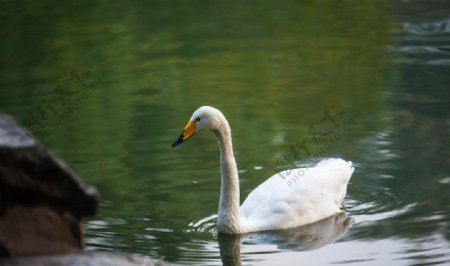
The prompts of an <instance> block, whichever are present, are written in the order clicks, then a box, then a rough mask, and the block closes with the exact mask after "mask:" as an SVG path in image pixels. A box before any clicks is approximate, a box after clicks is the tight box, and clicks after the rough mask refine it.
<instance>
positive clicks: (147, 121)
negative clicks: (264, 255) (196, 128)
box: [0, 1, 450, 262]
mask: <svg viewBox="0 0 450 266" xmlns="http://www.w3.org/2000/svg"><path fill="white" fill-rule="evenodd" d="M1 5H2V6H3V8H2V9H1V10H2V11H1V12H0V21H1V22H2V27H1V29H0V37H1V38H2V40H3V41H2V43H1V47H2V49H0V62H1V64H0V74H1V77H2V79H1V80H0V88H1V98H0V106H1V108H2V110H3V111H6V112H9V113H11V114H13V115H15V116H16V117H17V118H19V120H21V121H23V120H24V119H26V118H27V117H29V116H30V115H34V116H37V117H38V118H37V119H38V120H39V123H40V124H42V125H43V126H38V127H37V130H35V131H34V132H33V133H34V134H35V135H36V136H41V135H40V134H42V132H47V133H48V137H45V138H40V139H41V141H42V142H44V144H45V145H46V146H47V147H49V148H50V149H51V150H52V151H54V152H55V153H56V154H57V155H58V156H60V157H61V158H63V159H64V160H66V161H67V162H68V163H69V164H70V166H71V167H72V168H73V169H74V170H76V172H78V173H79V174H80V175H81V176H82V177H83V178H84V179H85V180H86V181H88V182H89V183H92V184H93V185H96V186H97V187H98V189H99V191H100V193H101V196H102V206H101V210H100V214H99V216H98V218H93V219H92V220H91V224H90V223H88V226H87V243H88V247H90V248H96V249H112V250H120V251H130V252H137V253H141V254H144V255H145V254H158V255H160V256H164V257H165V258H166V259H167V260H169V261H177V262H182V261H189V259H192V260H193V261H196V260H197V261H202V258H203V257H202V255H201V254H200V255H194V254H193V253H194V252H192V250H197V251H199V250H202V249H203V248H204V243H210V242H212V243H214V242H216V241H217V240H216V239H217V237H216V236H215V235H214V230H212V233H211V234H208V233H202V232H195V231H196V229H193V228H191V227H189V226H188V224H189V223H191V222H195V221H198V220H200V219H202V218H204V217H207V216H209V215H211V214H213V213H215V212H216V208H217V202H218V191H219V172H218V166H219V165H218V148H217V144H216V141H215V140H214V138H213V136H207V135H205V136H197V137H196V138H194V139H192V140H190V141H189V142H188V143H186V144H184V145H183V146H181V147H179V148H177V149H171V148H170V144H171V142H172V141H173V140H174V139H175V138H176V137H177V136H178V134H179V132H180V131H181V129H182V127H183V126H184V124H185V122H186V121H187V119H188V118H189V116H190V115H191V112H192V111H193V110H195V109H196V108H197V107H198V106H201V105H212V106H216V107H218V108H220V109H222V111H223V112H224V113H225V115H226V116H227V118H228V120H229V121H230V124H231V127H232V129H233V137H234V140H233V142H234V145H235V151H236V158H237V160H238V167H239V168H240V169H241V170H243V172H241V173H240V178H241V190H242V196H241V198H245V196H246V195H247V194H248V193H249V191H251V189H253V188H254V187H255V186H256V185H257V184H259V183H261V182H262V181H263V180H264V179H265V178H266V177H269V176H270V175H272V174H273V168H274V167H275V166H276V160H277V158H279V155H280V154H289V152H290V151H291V148H292V145H295V143H296V142H297V141H302V140H304V139H306V138H307V136H308V134H309V131H308V130H310V128H311V126H313V125H315V124H317V122H318V121H319V120H320V119H321V118H322V115H323V113H324V112H325V111H326V110H331V111H344V112H345V114H346V115H348V117H351V118H354V121H355V123H354V126H352V127H351V129H350V130H348V131H346V132H345V134H343V136H342V139H340V140H339V141H337V142H336V143H335V144H333V145H332V147H331V148H330V149H328V150H327V151H326V152H325V153H324V154H323V156H333V155H339V156H343V157H345V158H348V159H350V160H353V161H355V162H356V163H357V166H359V167H358V168H357V171H356V173H355V177H354V178H353V180H352V184H351V186H350V187H349V199H350V201H351V203H350V205H351V206H350V207H351V208H350V214H352V209H353V208H355V209H354V210H353V214H354V215H355V216H356V217H358V215H370V214H372V213H375V214H377V213H381V214H383V213H384V212H389V211H395V210H397V209H402V208H405V206H410V205H411V206H412V207H411V210H410V211H406V212H405V213H404V214H401V215H396V216H394V217H393V218H390V219H383V220H382V221H379V222H378V223H371V224H369V225H367V226H365V223H364V221H365V220H364V219H365V218H361V219H360V220H358V219H357V222H359V221H361V225H360V227H356V228H354V229H353V230H352V229H351V230H350V235H349V236H348V240H349V241H350V240H352V239H353V238H355V239H378V238H383V237H392V236H393V235H397V236H398V237H404V238H414V237H418V236H424V235H427V234H431V233H433V232H436V231H439V230H442V229H441V227H442V223H443V220H445V219H446V218H447V217H448V216H449V210H448V196H447V195H448V185H443V184H442V183H440V181H442V180H444V179H445V178H446V177H447V176H448V170H449V169H448V166H447V165H448V158H450V156H448V155H449V154H448V148H443V147H448V146H449V145H448V137H447V136H448V123H447V122H446V121H447V120H446V119H448V90H444V89H443V87H444V85H445V84H448V81H449V80H448V78H445V77H448V76H450V75H447V76H445V75H441V74H439V73H441V69H438V70H434V69H433V68H432V67H426V66H424V67H423V68H417V67H415V66H411V69H408V68H407V67H405V68H397V67H396V65H395V64H393V62H394V61H395V60H398V59H399V58H401V56H402V55H401V54H400V53H398V52H386V47H387V46H389V45H395V43H394V40H393V39H394V38H395V37H396V36H393V35H392V27H393V26H392V25H393V23H394V21H393V17H392V15H391V7H392V5H391V3H390V2H389V1H358V2H355V1H339V2H335V1H301V2H296V1H289V2H285V3H283V4H279V3H274V2H273V1H258V2H238V3H233V4H229V3H226V2H206V1H183V2H178V3H177V4H176V5H175V4H173V3H170V2H166V1H158V2H156V1H152V2H151V3H110V2H107V1H97V2H96V3H95V4H93V3H91V2H88V1H85V2H78V3H77V4H70V3H52V4H50V2H48V3H47V2H46V1H40V2H28V3H27V4H26V5H24V4H23V3H15V2H2V3H1ZM444 69H445V70H448V67H447V68H445V67H444ZM72 71H75V73H76V74H79V75H80V76H81V77H82V78H83V79H82V82H85V83H87V82H94V81H97V80H101V82H100V83H95V84H96V86H95V88H93V89H92V88H86V86H84V85H83V84H82V82H80V81H79V80H78V79H77V78H74V76H73V75H72V76H71V75H70V74H71V72H72ZM427 71H436V72H433V73H435V74H434V75H433V76H431V77H429V78H423V75H421V74H422V73H426V72H427ZM85 73H89V76H86V75H84V76H83V74H85ZM436 73H437V74H436ZM414 77H415V78H414ZM430 83H433V84H434V86H432V87H430V86H427V85H428V84H430ZM417 84H423V86H419V85H417ZM58 86H59V87H60V88H62V89H68V90H69V91H70V92H73V93H74V94H73V95H68V96H66V98H65V100H66V103H65V104H63V103H62V102H61V100H58V99H57V100H55V101H53V102H52V103H48V101H49V100H50V99H54V98H55V95H56V92H55V89H57V88H58ZM425 87H426V89H425ZM411 88H412V89H411ZM87 90H90V91H89V94H88V96H87V97H86V98H85V99H83V101H81V102H79V104H78V105H77V107H76V108H74V110H73V111H71V112H70V114H69V113H68V111H67V110H68V108H70V106H72V104H74V103H75V102H76V101H77V99H78V98H77V97H78V96H79V95H82V94H83V93H84V92H86V91H87ZM411 95H412V96H411ZM411 99H413V100H411ZM424 99H432V100H435V101H431V102H432V104H426V103H425V102H426V101H425V100H424ZM442 99H447V100H442ZM436 101H438V103H437V104H436ZM39 108H41V109H42V108H43V109H46V112H47V113H46V114H45V115H44V114H43V113H42V110H39ZM55 110H56V111H55ZM64 114H65V118H64V119H61V116H62V115H64ZM44 116H45V117H44ZM57 121H60V122H59V123H58V122H57ZM324 141H326V137H324V138H322V139H319V143H323V142H324ZM308 145H309V146H308V148H309V149H311V150H312V152H311V154H317V152H319V151H320V149H321V148H320V145H316V144H314V143H312V142H309V144H308ZM380 151H381V152H380ZM391 153H393V154H394V155H393V156H391ZM311 154H310V156H307V155H305V154H303V155H302V157H301V158H300V159H299V160H298V161H301V160H306V159H311ZM424 162H427V164H424ZM257 166H262V169H261V168H260V167H257ZM419 166H420V167H419ZM385 177H391V178H385ZM418 184H420V185H418ZM435 195H437V196H435ZM364 204H367V206H368V207H367V208H362V209H360V210H358V209H356V207H357V206H366V205H364ZM427 216H436V217H437V218H436V219H435V220H433V221H434V222H433V221H432V222H424V219H423V218H424V217H427ZM439 217H441V218H439ZM442 217H443V218H442ZM408 225H409V226H408ZM444 226H447V230H446V231H447V233H446V234H445V235H446V236H445V237H446V239H447V241H448V239H449V235H448V223H446V224H445V225H444ZM358 228H362V229H358ZM192 231H194V232H192ZM186 250H187V251H186ZM151 252H153V253H151ZM155 252H156V253H155ZM215 255H216V256H218V254H215ZM205 256H206V255H205Z"/></svg>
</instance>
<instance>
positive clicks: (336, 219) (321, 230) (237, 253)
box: [218, 212, 352, 265]
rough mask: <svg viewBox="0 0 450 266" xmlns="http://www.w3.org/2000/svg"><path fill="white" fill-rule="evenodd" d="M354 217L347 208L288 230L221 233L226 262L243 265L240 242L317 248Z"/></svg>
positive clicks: (342, 231) (336, 235)
mask: <svg viewBox="0 0 450 266" xmlns="http://www.w3.org/2000/svg"><path fill="white" fill-rule="evenodd" d="M351 224H352V219H351V218H350V217H349V216H348V214H347V213H346V212H341V213H338V214H336V215H334V216H331V217H328V218H326V219H324V220H321V221H318V222H316V223H313V224H309V225H305V226H300V227H296V228H292V229H287V230H277V231H265V232H258V233H250V234H246V235H224V234H219V236H218V241H219V248H220V256H221V259H222V263H223V265H241V243H242V242H243V241H244V244H245V243H248V244H270V245H276V247H277V249H278V250H288V251H305V250H314V249H318V248H320V247H323V246H325V245H327V244H330V243H333V242H335V241H336V240H338V239H339V238H341V237H342V236H344V235H345V234H346V233H347V231H348V228H349V227H350V225H351Z"/></svg>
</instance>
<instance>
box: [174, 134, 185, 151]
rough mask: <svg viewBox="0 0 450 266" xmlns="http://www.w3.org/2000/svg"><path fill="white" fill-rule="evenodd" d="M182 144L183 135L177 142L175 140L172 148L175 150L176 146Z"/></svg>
mask: <svg viewBox="0 0 450 266" xmlns="http://www.w3.org/2000/svg"><path fill="white" fill-rule="evenodd" d="M181 143H183V135H181V136H179V137H178V138H177V140H175V141H174V142H173V143H172V148H174V147H175V146H178V145H180V144H181Z"/></svg>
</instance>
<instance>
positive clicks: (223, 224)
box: [214, 119, 242, 234]
mask: <svg viewBox="0 0 450 266" xmlns="http://www.w3.org/2000/svg"><path fill="white" fill-rule="evenodd" d="M214 134H215V135H216V137H217V139H218V141H219V147H220V167H221V170H222V178H221V187H220V202H219V214H218V217H217V227H218V230H219V232H221V233H228V234H233V233H234V234H235V233H240V231H242V230H241V220H240V216H239V176H238V171H237V167H236V160H235V159H234V154H233V144H232V141H231V130H230V126H229V125H228V122H227V121H226V120H225V119H224V121H222V123H221V127H220V128H219V129H217V130H214Z"/></svg>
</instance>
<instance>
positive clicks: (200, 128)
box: [172, 106, 227, 147]
mask: <svg viewBox="0 0 450 266" xmlns="http://www.w3.org/2000/svg"><path fill="white" fill-rule="evenodd" d="M224 123H227V120H226V119H225V116H224V115H223V114H222V112H220V111H219V110H217V109H216V108H214V107H211V106H202V107H200V108H198V109H197V110H196V111H195V112H194V113H193V114H192V116H191V119H189V122H188V123H187V124H186V126H185V127H184V130H183V132H182V133H181V135H180V136H179V137H178V139H176V140H175V141H174V143H172V147H175V146H177V145H179V144H181V143H183V142H184V141H186V140H188V139H189V138H190V137H192V136H194V135H195V133H200V132H206V131H216V130H219V129H220V128H221V127H223V124H224Z"/></svg>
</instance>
